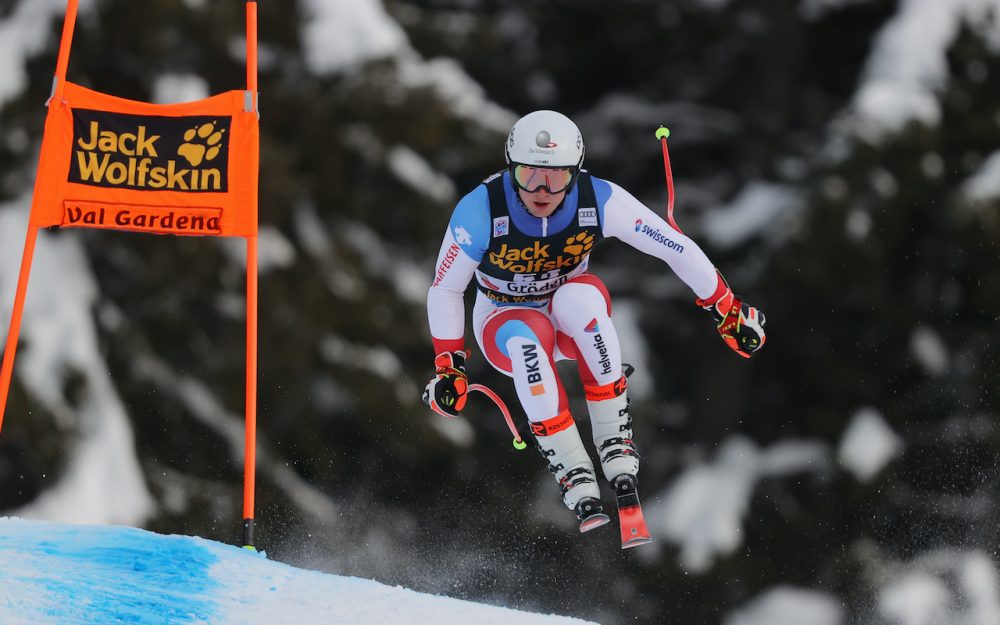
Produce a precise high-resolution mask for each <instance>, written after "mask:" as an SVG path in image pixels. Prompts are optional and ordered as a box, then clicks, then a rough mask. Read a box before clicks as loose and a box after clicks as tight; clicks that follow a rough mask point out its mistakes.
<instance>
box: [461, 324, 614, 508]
mask: <svg viewBox="0 0 1000 625" xmlns="http://www.w3.org/2000/svg"><path fill="white" fill-rule="evenodd" d="M481 337H482V338H481V341H480V344H481V346H482V347H483V353H484V354H485V355H486V358H487V359H488V360H489V361H490V364H492V365H493V366H494V367H495V368H497V369H498V370H500V371H503V372H504V373H507V374H508V375H510V376H511V377H512V378H513V379H514V388H515V390H516V391H517V397H518V399H519V400H520V402H521V405H522V407H523V408H524V412H525V413H526V414H527V415H528V421H529V422H530V425H531V431H532V433H533V434H534V435H535V439H536V440H537V441H538V446H539V449H540V451H541V453H542V455H543V456H544V457H545V459H546V460H547V461H548V462H549V470H550V471H551V472H552V473H553V474H554V475H555V478H556V481H557V482H558V483H559V487H560V489H561V491H562V495H563V502H564V503H565V504H566V506H567V507H568V508H570V509H571V510H575V511H576V512H577V514H578V515H580V514H581V511H580V510H579V509H578V508H579V505H580V504H581V502H583V503H584V504H586V503H587V501H585V500H587V498H595V499H596V498H599V497H600V490H599V489H598V487H597V481H596V479H595V478H594V465H593V462H592V461H591V460H590V456H589V455H588V454H587V450H586V448H585V447H584V446H583V441H582V440H581V439H580V432H579V430H578V429H577V426H576V423H575V422H574V421H573V417H572V415H571V414H570V411H569V404H568V402H567V400H566V392H565V390H564V389H563V386H562V383H561V382H560V380H559V376H558V373H557V371H556V366H555V362H554V360H553V358H552V354H553V352H554V351H555V330H554V329H553V327H552V322H551V321H550V320H549V318H548V317H546V316H545V315H544V314H543V313H542V312H540V311H538V310H532V309H529V308H513V307H512V308H502V309H498V310H497V311H496V312H495V313H494V314H492V315H490V316H489V317H488V318H487V319H486V320H485V323H484V325H483V329H482V334H481ZM599 509H600V507H599V506H598V510H599Z"/></svg>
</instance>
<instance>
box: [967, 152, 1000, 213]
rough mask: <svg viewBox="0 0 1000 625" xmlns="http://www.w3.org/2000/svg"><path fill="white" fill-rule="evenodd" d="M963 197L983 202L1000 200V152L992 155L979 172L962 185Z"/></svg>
mask: <svg viewBox="0 0 1000 625" xmlns="http://www.w3.org/2000/svg"><path fill="white" fill-rule="evenodd" d="M962 195H964V196H965V197H966V198H968V199H970V200H973V201H981V202H985V201H987V200H996V199H1000V151H996V152H993V153H992V154H990V155H989V157H988V158H987V159H986V161H985V162H984V163H983V165H982V167H980V168H979V171H978V172H976V174H975V175H974V176H972V177H971V178H969V179H968V180H966V181H965V182H963V183H962Z"/></svg>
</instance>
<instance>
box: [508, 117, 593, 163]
mask: <svg viewBox="0 0 1000 625" xmlns="http://www.w3.org/2000/svg"><path fill="white" fill-rule="evenodd" d="M584 151H585V150H584V146H583V135H582V134H580V129H579V128H577V126H576V124H574V123H573V120H571V119H570V118H568V117H566V116H565V115H563V114H562V113H557V112H555V111H535V112H534V113H528V114H527V115H525V116H524V117H522V118H521V119H519V120H517V121H516V122H515V123H514V126H513V127H512V128H511V129H510V136H508V137H507V146H506V150H505V151H504V152H505V156H506V157H507V164H508V165H514V164H520V165H530V166H532V167H576V168H579V167H580V166H581V165H583V154H584Z"/></svg>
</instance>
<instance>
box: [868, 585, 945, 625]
mask: <svg viewBox="0 0 1000 625" xmlns="http://www.w3.org/2000/svg"><path fill="white" fill-rule="evenodd" d="M948 598H949V596H948V588H947V586H945V582H944V580H942V579H940V578H937V577H934V576H933V575H929V574H927V573H913V574H911V575H907V576H905V577H903V578H902V579H900V580H898V581H896V582H894V583H893V584H891V585H890V586H889V587H888V588H886V589H885V590H884V591H883V592H882V596H881V597H880V599H879V611H880V612H881V613H882V615H883V616H885V617H886V618H888V619H890V620H892V621H893V622H894V623H898V624H899V625H934V624H935V623H938V622H940V621H941V618H942V616H943V615H944V606H945V605H946V604H947V602H948Z"/></svg>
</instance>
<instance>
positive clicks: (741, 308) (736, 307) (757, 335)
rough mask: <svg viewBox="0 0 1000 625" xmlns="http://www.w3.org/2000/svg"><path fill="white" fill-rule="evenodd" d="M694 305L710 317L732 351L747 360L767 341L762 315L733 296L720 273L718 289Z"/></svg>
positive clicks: (765, 319) (765, 321) (764, 321)
mask: <svg viewBox="0 0 1000 625" xmlns="http://www.w3.org/2000/svg"><path fill="white" fill-rule="evenodd" d="M695 303H696V304H697V305H699V306H701V307H702V308H704V309H705V310H707V311H708V312H710V313H711V314H712V317H713V318H714V319H715V323H716V327H717V328H718V331H719V336H721V337H722V340H723V341H725V343H726V345H728V346H729V348H730V349H732V350H733V351H734V352H736V353H737V354H739V355H740V356H743V357H744V358H750V357H751V356H753V355H754V354H755V353H756V352H757V351H758V350H759V349H760V348H761V347H763V346H764V342H765V341H766V340H767V335H766V333H765V332H764V325H765V324H766V323H767V318H766V317H765V316H764V313H763V312H761V311H759V310H757V309H756V308H754V307H753V306H751V305H750V304H747V303H746V302H744V301H743V300H742V299H740V298H739V297H737V296H736V295H735V294H733V291H732V289H730V288H729V285H728V284H727V283H726V281H725V280H724V279H723V277H722V274H719V288H718V289H717V290H716V293H715V295H713V297H710V298H708V299H698V300H695Z"/></svg>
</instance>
